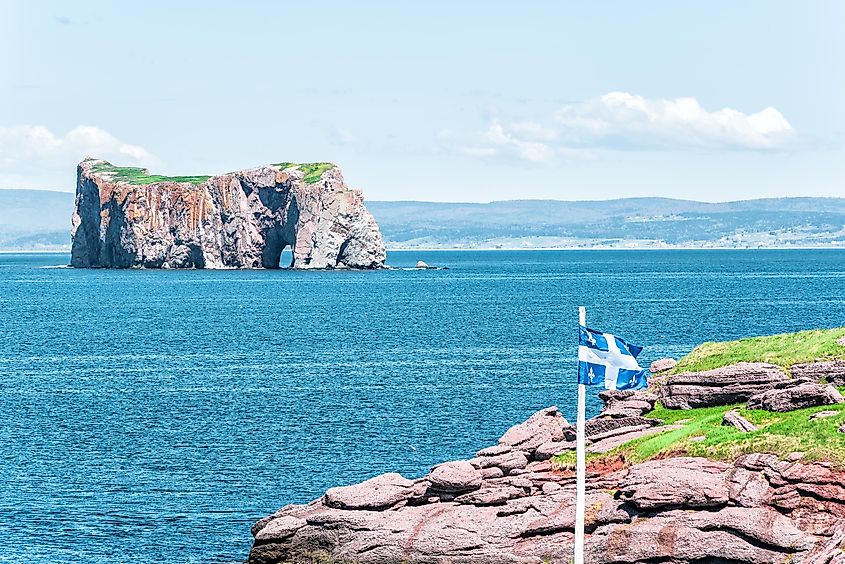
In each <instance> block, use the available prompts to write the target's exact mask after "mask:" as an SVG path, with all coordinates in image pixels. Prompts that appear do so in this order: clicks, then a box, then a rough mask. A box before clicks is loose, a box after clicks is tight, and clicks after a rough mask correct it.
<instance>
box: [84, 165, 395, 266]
mask: <svg viewBox="0 0 845 564" xmlns="http://www.w3.org/2000/svg"><path fill="white" fill-rule="evenodd" d="M72 235H73V246H72V251H71V265H72V266H75V267H83V268H85V267H108V268H128V267H147V268H225V267H237V268H261V267H263V268H278V267H279V261H280V256H281V254H282V251H283V250H284V249H285V248H290V249H291V251H292V255H293V260H292V262H291V264H290V266H291V267H293V268H366V269H370V268H380V267H383V266H384V261H385V249H384V243H383V242H382V237H381V233H379V229H378V226H377V225H376V222H375V220H374V219H373V217H372V215H370V213H369V212H368V211H367V209H366V208H365V207H364V197H363V194H362V193H361V192H360V191H358V190H351V189H349V188H348V187H347V186H346V184H345V182H344V180H343V176H342V174H341V171H340V169H339V168H337V167H335V166H334V165H330V164H328V163H319V164H316V165H293V164H290V163H282V164H280V165H268V166H263V167H259V168H255V169H250V170H244V171H240V172H233V173H229V174H223V175H220V176H214V177H207V178H206V177H175V178H167V177H159V176H150V175H149V174H148V173H147V171H145V170H142V169H135V168H119V167H114V166H112V165H111V164H110V163H107V162H105V161H100V160H86V161H84V162H82V163H80V165H79V167H78V168H77V185H76V209H75V211H74V214H73V228H72Z"/></svg>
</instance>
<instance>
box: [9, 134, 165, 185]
mask: <svg viewBox="0 0 845 564" xmlns="http://www.w3.org/2000/svg"><path fill="white" fill-rule="evenodd" d="M86 156H92V157H98V158H105V159H112V160H114V161H115V163H120V164H125V165H137V166H150V165H153V164H155V163H157V162H158V159H156V157H155V156H154V155H153V154H152V153H150V152H149V151H147V150H146V149H144V148H143V147H140V146H138V145H132V144H129V143H124V142H123V141H121V140H120V139H118V138H117V137H115V136H114V135H112V134H111V133H109V132H108V131H105V130H103V129H100V128H99V127H94V126H90V125H79V126H77V127H74V128H73V129H71V130H70V131H68V132H67V133H65V134H64V135H56V134H55V133H53V132H52V131H50V129H48V128H47V127H45V126H43V125H14V126H10V127H0V182H3V185H2V187H4V188H24V187H29V186H32V185H35V186H38V185H39V184H40V183H41V180H42V179H44V178H55V177H56V174H55V173H57V172H59V173H64V174H66V175H67V177H68V178H69V179H70V183H71V184H73V182H75V179H74V170H75V168H74V167H75V166H76V164H77V163H78V162H79V161H81V160H82V159H83V158H85V157H86Z"/></svg>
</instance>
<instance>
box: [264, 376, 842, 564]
mask: <svg viewBox="0 0 845 564" xmlns="http://www.w3.org/2000/svg"><path fill="white" fill-rule="evenodd" d="M825 362H826V361H825ZM801 370H803V371H804V374H805V375H804V376H803V377H802V378H790V376H789V375H787V374H786V373H785V372H784V371H783V370H781V369H780V368H778V367H776V366H773V365H768V364H756V363H754V364H751V363H746V364H738V365H734V366H729V367H726V368H722V369H717V370H713V371H708V372H700V373H691V374H677V375H671V376H669V377H668V379H666V380H665V381H663V382H661V383H660V384H659V390H657V391H658V392H659V394H660V396H659V397H660V399H661V401H663V402H664V406H665V405H666V403H667V402H668V403H674V405H676V406H678V407H679V408H681V409H689V407H691V406H712V405H726V404H738V403H741V402H747V405H748V407H749V408H757V409H760V408H762V409H768V410H770V411H780V412H786V411H792V410H795V409H802V408H807V407H812V406H820V405H827V404H838V403H842V402H843V398H842V396H841V395H840V394H839V392H838V391H837V390H836V388H835V387H833V386H831V385H829V384H827V383H826V382H828V381H830V380H831V373H833V374H838V370H839V365H838V364H830V363H827V364H824V363H821V362H817V363H810V364H807V365H806V366H805V367H803V368H802V369H801ZM810 376H812V378H811V377H810ZM654 392H655V391H654V390H638V391H631V390H625V391H605V392H601V393H600V394H599V397H600V398H601V399H602V400H603V401H604V404H605V405H604V408H603V409H602V411H601V413H600V414H599V416H597V417H595V418H593V419H590V420H588V421H587V422H586V426H585V435H586V437H587V444H588V451H589V452H593V453H609V454H607V455H605V456H602V457H596V458H595V459H593V460H594V461H595V462H594V463H592V465H590V466H588V471H587V495H586V516H585V517H586V526H585V529H586V533H587V535H586V540H585V561H586V562H588V563H590V564H622V563H624V564H634V563H642V564H656V563H671V564H693V563H695V564H704V563H718V564H722V563H729V562H740V563H749V564H776V563H787V562H789V563H805V564H845V470H841V469H840V468H838V467H835V466H834V465H833V464H832V463H829V462H821V461H814V462H802V459H803V458H804V457H805V453H804V452H792V451H786V452H785V453H784V452H781V455H782V456H777V455H774V454H765V453H754V454H744V455H738V454H734V455H732V456H734V457H736V458H735V459H734V460H733V461H732V462H724V461H718V460H709V459H707V458H702V457H696V456H689V451H684V450H683V449H681V450H676V451H672V450H668V451H665V452H664V451H661V453H660V454H659V455H658V456H656V457H654V458H653V459H651V460H648V461H646V462H641V463H638V464H629V463H628V461H626V460H625V457H626V456H628V455H627V454H626V453H627V452H635V451H626V450H624V449H623V450H621V451H620V450H617V451H614V450H613V449H615V448H616V447H618V446H620V445H624V444H625V443H627V442H628V441H631V440H633V439H637V438H640V437H643V436H648V435H652V434H656V433H663V432H666V431H671V430H673V429H681V428H682V426H681V423H683V421H684V420H677V423H676V424H674V425H663V424H660V423H661V422H660V421H658V420H656V419H654V418H653V417H646V415H647V414H648V413H649V412H650V411H652V410H653V409H654V408H655V405H656V402H657V401H658V394H657V393H654ZM841 413H843V412H842V411H841V410H840V409H830V410H826V411H822V410H818V409H817V410H814V411H812V412H810V413H806V412H805V413H804V414H802V415H801V417H807V420H809V421H812V422H813V425H819V426H822V425H825V424H826V423H824V422H825V421H837V420H836V419H834V418H837V417H839V416H840V414H841ZM708 417H710V416H708ZM673 420H675V419H673ZM685 421H690V420H689V419H686V420H685ZM723 424H724V425H730V426H732V427H735V429H736V430H733V429H731V432H733V433H755V432H758V431H760V429H758V427H757V426H755V425H754V424H752V423H751V422H750V421H749V420H748V419H746V418H744V417H743V416H742V415H741V414H740V412H739V411H738V410H737V409H730V410H727V411H726V412H725V413H724V420H723ZM836 424H838V421H837V423H836ZM843 427H845V425H843ZM698 429H703V427H698ZM819 429H820V430H821V427H819ZM840 430H843V429H842V428H840ZM764 432H765V431H764ZM820 432H821V431H820ZM719 433H721V427H720V431H719ZM749 436H750V435H749ZM777 437H779V438H780V439H781V440H783V439H784V435H777ZM574 438H575V429H574V427H573V426H572V425H570V424H569V422H567V421H566V419H564V418H563V416H562V415H561V413H560V412H559V411H558V409H557V408H556V407H550V408H546V409H543V410H540V411H538V412H537V413H535V414H533V415H532V416H531V417H529V418H528V419H527V420H526V421H524V422H523V423H520V424H518V425H514V426H513V427H511V428H510V429H508V430H507V431H506V432H505V433H504V435H502V437H501V438H500V439H499V441H498V444H496V445H493V446H489V447H487V448H483V449H481V450H480V451H478V452H477V453H475V456H474V457H473V458H470V459H468V460H460V461H452V462H446V463H444V464H440V465H437V466H435V467H434V468H432V469H431V471H430V472H429V474H428V475H426V476H424V477H422V478H418V479H407V478H405V477H403V476H401V475H399V474H384V475H381V476H376V477H374V478H371V479H369V480H366V481H364V482H362V483H360V484H355V485H351V486H344V487H340V488H332V489H330V490H328V491H327V492H326V493H325V495H323V496H322V497H321V498H319V499H316V500H314V501H312V502H311V503H308V504H305V505H288V506H285V507H283V508H282V509H280V510H279V511H277V512H276V513H274V514H273V515H270V516H269V517H266V518H264V519H261V520H260V521H258V522H257V523H256V524H255V525H254V526H253V527H252V534H253V535H254V538H255V540H254V543H253V547H252V550H251V552H250V556H249V561H250V562H251V563H252V564H283V563H284V564H288V563H291V564H294V563H296V564H299V563H302V564H305V563H308V564H311V563H317V562H319V563H332V564H335V563H337V564H341V563H356V564H394V563H395V564H400V563H403V564H405V563H407V564H488V563H489V564H564V563H569V562H571V559H572V554H573V545H574V530H575V475H574V472H573V471H572V470H571V469H570V468H567V467H559V466H556V465H555V464H553V463H552V461H550V460H549V458H551V457H552V456H553V455H555V454H559V453H564V452H566V451H567V450H571V449H573V448H575V443H574ZM697 438H699V436H698V435H697V436H690V440H695V439H697ZM700 438H702V439H704V438H705V437H704V436H701V437H700ZM795 444H801V443H800V441H798V442H797V443H795ZM804 445H805V446H808V445H807V444H806V443H804ZM740 452H742V451H740ZM745 452H747V451H745ZM817 455H818V453H817ZM822 455H823V456H824V451H822ZM664 456H666V458H664ZM672 456H674V457H672ZM783 458H786V459H785V460H784V459H783ZM810 459H811V457H807V460H810Z"/></svg>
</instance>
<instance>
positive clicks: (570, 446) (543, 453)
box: [534, 441, 575, 460]
mask: <svg viewBox="0 0 845 564" xmlns="http://www.w3.org/2000/svg"><path fill="white" fill-rule="evenodd" d="M567 450H575V441H549V442H548V443H543V444H541V445H540V446H538V447H537V449H536V450H535V451H534V459H535V460H548V459H549V458H551V457H553V456H555V455H558V454H561V453H563V452H566V451H567Z"/></svg>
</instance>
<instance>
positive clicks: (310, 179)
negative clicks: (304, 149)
mask: <svg viewBox="0 0 845 564" xmlns="http://www.w3.org/2000/svg"><path fill="white" fill-rule="evenodd" d="M273 166H278V167H280V168H281V169H282V170H284V169H286V168H298V169H299V170H301V171H302V172H303V174H304V175H305V176H304V177H303V181H304V182H305V183H306V184H314V183H315V182H319V181H320V177H321V176H323V173H324V172H326V171H327V170H331V169H333V168H335V164H334V163H274V164H273Z"/></svg>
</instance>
